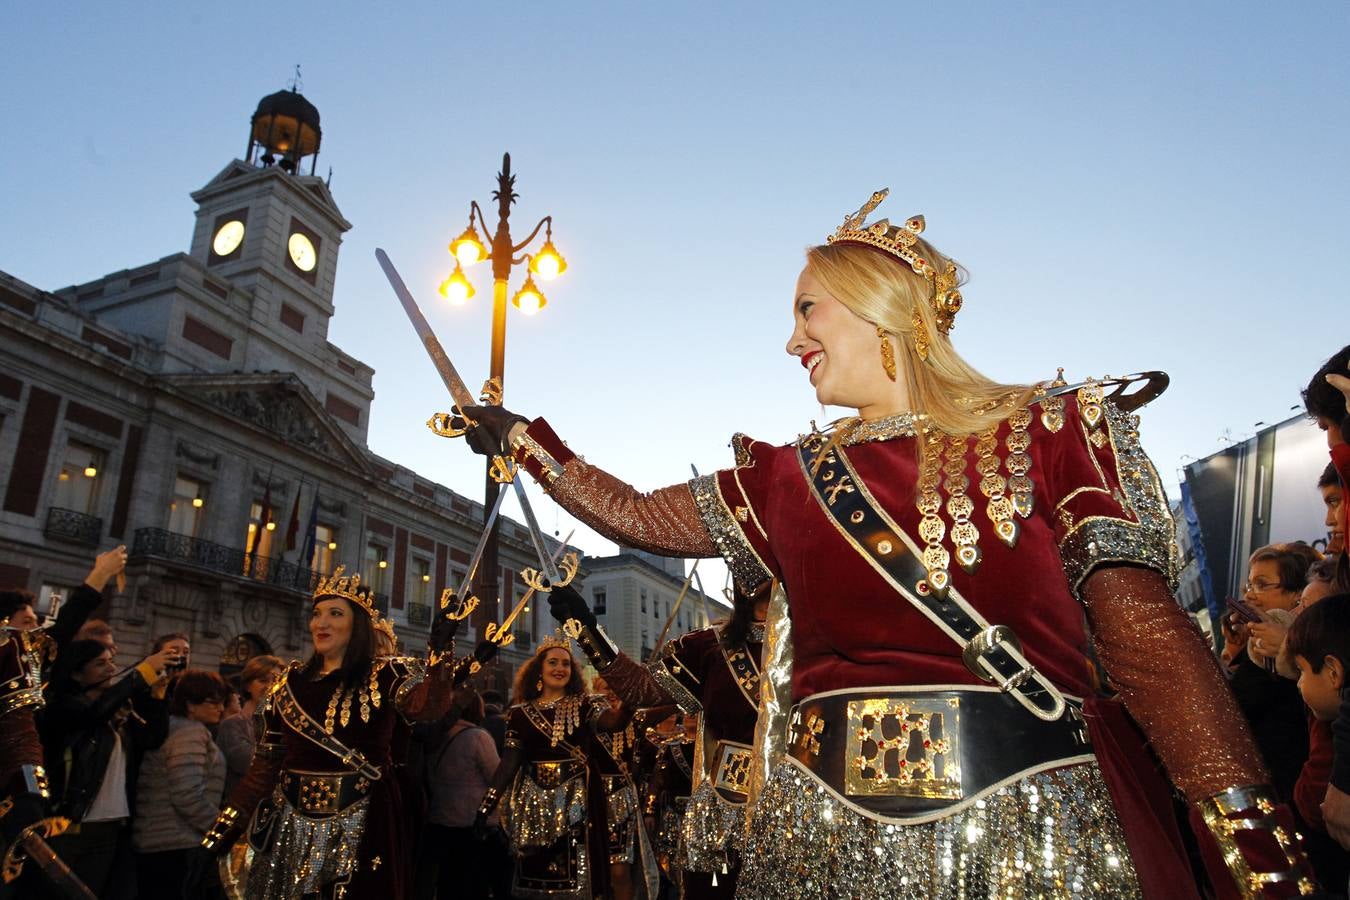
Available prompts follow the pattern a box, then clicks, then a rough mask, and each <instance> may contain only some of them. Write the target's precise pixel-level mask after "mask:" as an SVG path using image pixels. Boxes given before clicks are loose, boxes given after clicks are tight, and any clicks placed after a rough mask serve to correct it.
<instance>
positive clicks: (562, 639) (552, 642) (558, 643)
mask: <svg viewBox="0 0 1350 900" xmlns="http://www.w3.org/2000/svg"><path fill="white" fill-rule="evenodd" d="M559 647H561V648H562V649H563V650H566V651H567V652H568V653H571V652H572V641H571V640H570V639H569V638H568V637H567V635H566V634H564V633H563V627H562V626H560V627H559V628H558V629H557V630H556V631H554V632H553V634H550V635H549V636H548V637H546V638H544V639H543V640H542V641H540V642H539V649H538V650H537V651H535V652H536V653H538V654H539V655H541V656H542V655H543V654H545V653H547V652H548V651H550V650H556V649H558V648H559Z"/></svg>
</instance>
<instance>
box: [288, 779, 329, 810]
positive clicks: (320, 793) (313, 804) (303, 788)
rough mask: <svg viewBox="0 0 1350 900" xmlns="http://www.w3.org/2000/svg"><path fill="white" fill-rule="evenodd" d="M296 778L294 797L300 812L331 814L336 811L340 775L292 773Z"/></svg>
mask: <svg viewBox="0 0 1350 900" xmlns="http://www.w3.org/2000/svg"><path fill="white" fill-rule="evenodd" d="M291 777H292V778H294V779H295V780H296V786H297V791H296V799H297V801H298V802H299V804H300V810H301V812H307V813H319V814H322V815H333V814H336V813H337V812H338V793H339V787H340V786H341V779H340V777H334V776H331V775H329V776H325V775H292V776H291Z"/></svg>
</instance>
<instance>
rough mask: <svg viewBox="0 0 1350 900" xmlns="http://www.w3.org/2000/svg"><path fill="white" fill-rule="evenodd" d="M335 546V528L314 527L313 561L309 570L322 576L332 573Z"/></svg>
mask: <svg viewBox="0 0 1350 900" xmlns="http://www.w3.org/2000/svg"><path fill="white" fill-rule="evenodd" d="M337 546H338V545H337V529H336V528H334V527H333V526H332V525H315V526H314V561H313V563H312V564H311V566H310V568H312V569H313V570H314V571H315V572H321V573H323V574H324V575H327V574H328V573H329V572H331V571H333V560H334V558H335V557H336V556H337ZM302 562H303V560H302Z"/></svg>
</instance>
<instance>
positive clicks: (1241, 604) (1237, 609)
mask: <svg viewBox="0 0 1350 900" xmlns="http://www.w3.org/2000/svg"><path fill="white" fill-rule="evenodd" d="M1228 608H1229V609H1231V610H1232V611H1233V613H1234V614H1235V615H1236V616H1237V617H1238V620H1239V621H1242V622H1264V621H1265V619H1264V618H1263V617H1262V616H1261V613H1259V612H1257V611H1256V609H1255V608H1254V607H1252V606H1251V605H1250V604H1248V603H1247V601H1245V600H1239V599H1238V598H1236V597H1229V598H1228Z"/></svg>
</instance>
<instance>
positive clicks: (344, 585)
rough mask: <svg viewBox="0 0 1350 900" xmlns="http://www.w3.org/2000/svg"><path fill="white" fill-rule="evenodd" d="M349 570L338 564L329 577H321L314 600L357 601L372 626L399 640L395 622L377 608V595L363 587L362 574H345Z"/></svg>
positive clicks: (315, 589) (315, 590) (316, 601)
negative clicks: (337, 599)
mask: <svg viewBox="0 0 1350 900" xmlns="http://www.w3.org/2000/svg"><path fill="white" fill-rule="evenodd" d="M346 570H347V567H346V566H338V567H337V568H336V569H334V570H333V574H332V575H329V576H328V577H326V578H324V577H320V578H319V584H318V586H316V587H315V588H314V602H315V603H318V602H319V601H320V600H332V599H334V598H341V599H343V600H348V601H350V602H352V603H355V604H356V605H357V607H359V608H360V609H363V610H365V612H366V615H368V616H370V624H371V627H372V628H378V629H379V630H380V631H383V632H384V633H385V634H387V635H389V637H391V638H394V640H397V637H396V636H395V634H394V627H393V624H392V623H390V622H389V621H387V620H385V619H382V618H381V617H380V611H379V610H378V609H376V608H375V595H374V594H372V593H371V592H370V589H369V588H364V589H363V588H362V587H361V576H360V574H356V575H343V574H342V573H343V572H345V571H346Z"/></svg>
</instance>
